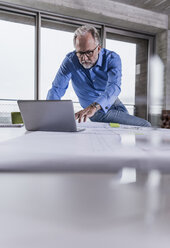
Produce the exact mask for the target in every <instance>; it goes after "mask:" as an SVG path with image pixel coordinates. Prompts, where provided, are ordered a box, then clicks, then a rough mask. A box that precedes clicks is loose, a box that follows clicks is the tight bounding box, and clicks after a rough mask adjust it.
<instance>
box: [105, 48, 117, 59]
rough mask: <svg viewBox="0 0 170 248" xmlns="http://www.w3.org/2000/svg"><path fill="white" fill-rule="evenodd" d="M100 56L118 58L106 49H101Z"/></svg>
mask: <svg viewBox="0 0 170 248" xmlns="http://www.w3.org/2000/svg"><path fill="white" fill-rule="evenodd" d="M101 51H102V54H103V56H105V57H106V58H108V59H109V58H119V57H120V56H119V55H118V54H117V53H116V52H114V51H111V50H108V49H106V48H102V50H101Z"/></svg>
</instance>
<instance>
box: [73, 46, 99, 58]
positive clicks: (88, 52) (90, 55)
mask: <svg viewBox="0 0 170 248" xmlns="http://www.w3.org/2000/svg"><path fill="white" fill-rule="evenodd" d="M98 46H99V44H98V45H97V46H96V47H95V48H94V49H93V50H89V51H86V52H76V55H77V57H78V58H81V57H82V56H83V55H86V56H87V57H88V58H90V57H92V56H93V53H94V51H95V50H96V48H97V47H98Z"/></svg>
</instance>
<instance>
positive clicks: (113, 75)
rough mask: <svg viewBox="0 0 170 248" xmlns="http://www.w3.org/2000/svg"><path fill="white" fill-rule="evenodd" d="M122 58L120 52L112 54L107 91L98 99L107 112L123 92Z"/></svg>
mask: <svg viewBox="0 0 170 248" xmlns="http://www.w3.org/2000/svg"><path fill="white" fill-rule="evenodd" d="M121 71H122V65H121V59H120V57H119V55H118V54H111V56H110V58H109V63H108V81H107V84H106V88H105V91H104V92H103V93H102V94H101V95H100V96H99V97H98V98H97V99H96V102H97V103H99V104H100V106H101V108H102V109H103V111H104V112H105V113H107V111H108V109H109V108H110V107H111V106H112V104H113V103H114V102H115V100H116V99H117V97H118V95H119V94H120V92H121V88H120V86H121V76H122V72H121Z"/></svg>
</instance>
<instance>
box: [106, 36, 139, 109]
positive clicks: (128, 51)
mask: <svg viewBox="0 0 170 248" xmlns="http://www.w3.org/2000/svg"><path fill="white" fill-rule="evenodd" d="M106 48H107V49H109V50H111V51H114V52H116V53H117V54H119V56H120V58H121V61H122V86H121V89H122V90H121V93H120V96H119V98H120V100H121V101H122V102H123V103H124V104H125V105H126V107H127V109H128V110H129V112H130V113H131V114H133V113H134V105H135V78H136V44H133V43H129V42H124V41H118V40H113V39H106Z"/></svg>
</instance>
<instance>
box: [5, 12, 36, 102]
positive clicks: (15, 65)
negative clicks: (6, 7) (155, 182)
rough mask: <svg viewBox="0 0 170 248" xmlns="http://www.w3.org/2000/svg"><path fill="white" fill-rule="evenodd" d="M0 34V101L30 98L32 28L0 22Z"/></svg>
mask: <svg viewBox="0 0 170 248" xmlns="http://www.w3.org/2000/svg"><path fill="white" fill-rule="evenodd" d="M0 18H1V16H0ZM0 34H1V39H0V54H1V56H0V68H1V73H0V88H1V90H0V99H33V98H34V74H35V69H34V67H35V66H34V57H35V26H33V25H29V24H22V23H17V22H11V21H6V20H0Z"/></svg>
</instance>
